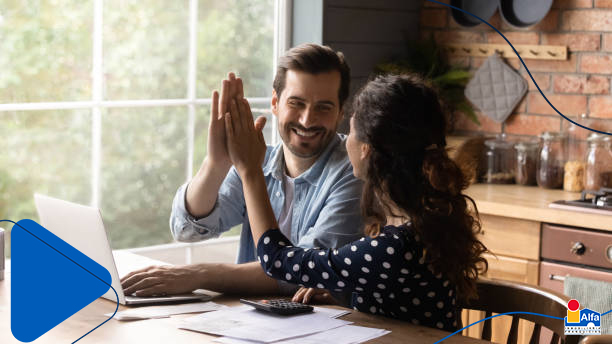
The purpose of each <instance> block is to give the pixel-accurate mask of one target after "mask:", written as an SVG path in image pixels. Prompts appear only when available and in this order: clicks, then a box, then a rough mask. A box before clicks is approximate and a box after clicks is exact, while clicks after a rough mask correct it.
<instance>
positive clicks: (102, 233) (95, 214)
mask: <svg viewBox="0 0 612 344" xmlns="http://www.w3.org/2000/svg"><path fill="white" fill-rule="evenodd" d="M34 203H36V210H37V211H38V216H39V218H40V224H41V225H42V226H43V227H45V228H46V229H48V230H49V231H51V232H52V233H53V234H55V235H57V236H58V237H59V238H60V239H62V240H64V241H65V242H67V243H68V244H70V245H72V246H73V247H75V248H76V249H78V250H79V251H81V252H83V253H84V254H85V255H87V256H88V257H89V258H91V259H93V260H95V261H96V262H97V263H98V264H100V265H102V266H104V267H105V268H106V269H107V270H108V271H109V272H110V274H111V277H112V279H113V283H112V286H113V288H115V290H116V291H117V294H118V295H119V303H121V304H122V305H141V304H148V303H162V302H179V301H190V300H201V301H207V300H210V299H211V296H210V295H208V294H205V293H199V292H195V293H190V294H181V295H171V296H163V297H136V296H131V295H124V293H123V288H121V283H120V278H121V277H122V276H125V275H126V274H128V273H129V272H131V271H134V270H138V269H142V268H145V267H148V266H151V265H171V264H168V263H164V262H161V261H158V260H154V259H150V258H146V257H143V256H140V255H136V254H133V253H130V252H125V251H115V252H113V251H112V250H111V247H110V245H109V243H108V237H107V235H106V230H105V229H104V224H103V223H102V216H101V214H100V210H99V209H98V208H94V207H88V206H84V205H80V204H75V203H70V202H66V201H63V200H61V199H57V198H52V197H49V196H44V195H39V194H34ZM102 297H104V298H105V299H109V300H111V301H115V300H116V299H117V297H116V296H115V293H114V292H113V290H112V289H109V290H108V292H106V294H104V295H103V296H102Z"/></svg>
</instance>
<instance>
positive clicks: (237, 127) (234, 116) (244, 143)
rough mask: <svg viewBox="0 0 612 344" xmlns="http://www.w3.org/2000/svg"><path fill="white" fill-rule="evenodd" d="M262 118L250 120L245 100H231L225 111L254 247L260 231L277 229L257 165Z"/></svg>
mask: <svg viewBox="0 0 612 344" xmlns="http://www.w3.org/2000/svg"><path fill="white" fill-rule="evenodd" d="M262 118H264V117H262ZM258 121H260V119H259V118H258ZM263 121H264V122H263V123H262V122H258V123H257V124H254V123H253V114H252V113H251V108H250V106H249V103H248V101H247V100H246V99H233V100H232V101H231V104H230V112H229V113H226V114H225V130H226V133H227V145H228V151H229V155H230V158H231V160H232V163H233V164H234V166H235V167H236V170H237V171H238V174H239V175H240V178H241V179H242V188H243V191H244V200H245V202H246V208H247V212H248V217H249V223H250V224H251V232H252V234H253V241H254V242H255V245H256V246H257V243H258V242H259V238H260V237H261V236H262V234H263V233H265V232H266V231H267V230H269V229H273V228H278V223H277V222H276V217H275V216H274V211H273V210H272V205H271V204H270V198H269V196H268V190H267V188H266V181H265V179H264V174H263V170H262V168H261V166H262V164H263V160H264V157H265V154H266V143H265V141H264V138H263V133H262V129H263V125H264V124H265V118H264V120H263Z"/></svg>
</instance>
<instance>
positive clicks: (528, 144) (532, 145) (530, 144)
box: [514, 141, 540, 151]
mask: <svg viewBox="0 0 612 344" xmlns="http://www.w3.org/2000/svg"><path fill="white" fill-rule="evenodd" d="M539 145H540V143H539V142H537V141H521V142H519V143H517V144H515V145H514V148H516V150H520V151H523V150H532V149H533V150H535V149H538V148H539Z"/></svg>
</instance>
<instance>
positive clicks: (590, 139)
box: [587, 133, 612, 142]
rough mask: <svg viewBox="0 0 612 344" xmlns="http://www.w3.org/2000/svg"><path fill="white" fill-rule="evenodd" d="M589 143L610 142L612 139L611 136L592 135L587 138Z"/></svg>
mask: <svg viewBox="0 0 612 344" xmlns="http://www.w3.org/2000/svg"><path fill="white" fill-rule="evenodd" d="M587 141H588V142H610V141H612V137H610V135H604V134H598V133H591V135H589V137H588V138H587Z"/></svg>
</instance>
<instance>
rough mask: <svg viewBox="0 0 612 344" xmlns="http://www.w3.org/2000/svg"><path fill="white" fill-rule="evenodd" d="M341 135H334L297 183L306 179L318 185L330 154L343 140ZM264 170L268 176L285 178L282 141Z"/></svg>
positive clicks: (296, 180) (296, 179)
mask: <svg viewBox="0 0 612 344" xmlns="http://www.w3.org/2000/svg"><path fill="white" fill-rule="evenodd" d="M341 135H342V134H336V135H334V138H333V139H332V140H331V142H330V143H329V144H328V145H327V147H325V149H324V150H323V153H321V155H320V156H319V158H318V159H317V161H315V163H314V164H313V165H312V166H310V168H309V169H307V170H306V171H305V172H304V173H302V174H301V175H300V176H298V177H297V178H295V183H296V184H297V183H300V181H301V180H304V181H306V182H307V183H309V184H311V185H313V186H317V185H318V182H319V178H320V177H321V173H322V172H323V169H324V168H325V165H326V164H327V160H329V156H330V155H331V153H332V152H333V151H334V149H335V148H336V146H338V144H339V143H340V141H341ZM263 172H264V175H266V176H267V175H270V174H271V175H272V177H274V179H276V180H281V179H282V178H283V174H284V173H285V157H284V155H283V144H282V143H280V144H279V145H278V146H276V148H275V149H274V150H273V151H272V157H271V158H270V160H269V163H268V164H266V166H265V167H264V169H263Z"/></svg>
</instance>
